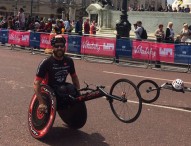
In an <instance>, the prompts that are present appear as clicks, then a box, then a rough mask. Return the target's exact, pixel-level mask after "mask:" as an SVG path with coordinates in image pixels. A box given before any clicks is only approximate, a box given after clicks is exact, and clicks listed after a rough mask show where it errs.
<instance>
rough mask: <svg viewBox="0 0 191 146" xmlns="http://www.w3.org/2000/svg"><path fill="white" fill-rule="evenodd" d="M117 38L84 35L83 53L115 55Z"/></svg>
mask: <svg viewBox="0 0 191 146" xmlns="http://www.w3.org/2000/svg"><path fill="white" fill-rule="evenodd" d="M115 44H116V39H113V38H112V39H108V38H107V39H105V38H98V37H82V43H81V53H82V54H89V55H96V56H110V57H115V48H116V47H115Z"/></svg>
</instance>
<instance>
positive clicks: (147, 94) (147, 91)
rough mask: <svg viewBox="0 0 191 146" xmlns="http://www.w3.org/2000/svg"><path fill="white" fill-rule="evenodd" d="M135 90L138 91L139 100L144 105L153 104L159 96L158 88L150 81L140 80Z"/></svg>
mask: <svg viewBox="0 0 191 146" xmlns="http://www.w3.org/2000/svg"><path fill="white" fill-rule="evenodd" d="M137 88H138V89H139V92H140V93H141V98H142V100H143V102H145V103H152V102H155V101H156V100H157V99H158V98H159V96H160V88H159V86H158V85H157V83H156V82H154V81H152V80H142V81H141V82H139V84H138V85H137ZM152 89H156V90H152Z"/></svg>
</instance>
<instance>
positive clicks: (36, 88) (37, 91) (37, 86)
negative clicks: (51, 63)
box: [34, 79, 45, 105]
mask: <svg viewBox="0 0 191 146" xmlns="http://www.w3.org/2000/svg"><path fill="white" fill-rule="evenodd" d="M41 82H42V80H39V79H38V80H37V79H35V80H34V92H35V94H36V96H37V98H38V101H39V105H40V104H45V103H44V100H43V98H42V96H41V91H40V84H41Z"/></svg>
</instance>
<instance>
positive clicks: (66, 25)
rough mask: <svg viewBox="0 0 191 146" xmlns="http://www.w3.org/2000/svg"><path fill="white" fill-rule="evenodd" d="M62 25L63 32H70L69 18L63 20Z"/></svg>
mask: <svg viewBox="0 0 191 146" xmlns="http://www.w3.org/2000/svg"><path fill="white" fill-rule="evenodd" d="M64 26H65V32H71V25H70V20H69V19H67V20H66V21H64Z"/></svg>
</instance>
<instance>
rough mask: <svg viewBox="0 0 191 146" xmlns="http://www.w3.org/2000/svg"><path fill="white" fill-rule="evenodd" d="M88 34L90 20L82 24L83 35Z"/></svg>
mask: <svg viewBox="0 0 191 146" xmlns="http://www.w3.org/2000/svg"><path fill="white" fill-rule="evenodd" d="M89 33H90V20H89V19H88V18H87V19H86V21H85V22H84V34H89Z"/></svg>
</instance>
